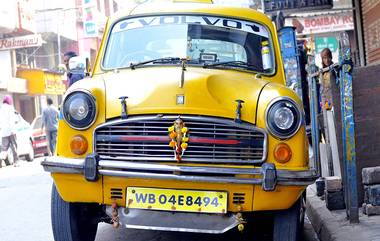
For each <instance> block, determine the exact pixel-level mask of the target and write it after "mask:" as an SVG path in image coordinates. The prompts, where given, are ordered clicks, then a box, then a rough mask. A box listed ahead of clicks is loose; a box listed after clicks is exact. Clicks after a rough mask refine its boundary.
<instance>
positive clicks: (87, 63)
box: [86, 58, 91, 76]
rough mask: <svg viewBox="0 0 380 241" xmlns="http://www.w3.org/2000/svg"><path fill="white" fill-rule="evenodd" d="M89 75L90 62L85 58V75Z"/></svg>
mask: <svg viewBox="0 0 380 241" xmlns="http://www.w3.org/2000/svg"><path fill="white" fill-rule="evenodd" d="M90 75H91V63H90V59H89V58H86V76H90Z"/></svg>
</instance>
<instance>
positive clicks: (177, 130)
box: [168, 117, 189, 162]
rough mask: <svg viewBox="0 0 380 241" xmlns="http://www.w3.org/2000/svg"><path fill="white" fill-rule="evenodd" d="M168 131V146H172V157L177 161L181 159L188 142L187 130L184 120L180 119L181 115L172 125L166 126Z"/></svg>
mask: <svg viewBox="0 0 380 241" xmlns="http://www.w3.org/2000/svg"><path fill="white" fill-rule="evenodd" d="M168 131H169V138H170V142H169V146H170V147H171V148H173V151H174V159H175V160H177V162H180V161H181V160H182V156H183V154H184V153H185V151H186V149H187V147H188V144H187V143H188V142H189V135H188V132H189V130H188V129H187V127H186V126H185V122H184V121H183V120H182V119H181V117H178V119H176V120H175V121H174V123H173V125H172V126H170V127H169V128H168Z"/></svg>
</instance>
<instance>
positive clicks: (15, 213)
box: [0, 159, 318, 241]
mask: <svg viewBox="0 0 380 241" xmlns="http://www.w3.org/2000/svg"><path fill="white" fill-rule="evenodd" d="M40 161H41V160H40V159H37V160H35V161H34V162H32V163H27V162H21V166H20V167H17V168H15V167H12V166H11V167H3V168H0V240H1V241H53V234H52V231H51V224H50V192H51V184H52V180H51V178H50V175H49V174H48V173H45V172H44V171H43V169H42V167H41V166H40V164H39V163H40ZM305 223H306V224H305V241H317V240H318V239H316V238H315V233H314V232H313V230H312V228H311V225H310V224H309V223H308V222H307V221H306V222H305ZM253 228H255V227H253ZM257 229H258V230H259V229H260V230H261V229H262V227H257ZM123 240H130V241H147V240H149V241H194V240H199V241H206V240H207V241H214V240H215V241H224V240H226V241H227V240H228V241H229V240H239V241H241V240H250V241H253V240H257V241H267V240H268V238H266V236H265V235H262V236H260V237H258V238H254V239H252V237H251V236H250V235H245V236H242V235H240V234H239V233H237V232H236V231H235V230H234V231H231V232H228V233H226V234H223V235H205V234H189V233H177V232H160V231H145V230H132V229H128V230H127V229H124V228H119V229H117V230H115V229H113V228H112V227H111V225H108V224H99V229H98V233H97V237H96V241H123ZM268 241H269V240H268Z"/></svg>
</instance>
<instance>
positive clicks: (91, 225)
mask: <svg viewBox="0 0 380 241" xmlns="http://www.w3.org/2000/svg"><path fill="white" fill-rule="evenodd" d="M97 208H98V207H97V206H96V204H85V203H69V202H65V201H64V200H63V199H62V198H61V196H60V195H59V193H58V191H57V189H56V187H55V185H54V184H53V188H52V194H51V220H52V228H53V235H54V240H55V241H94V240H95V236H96V231H97V229H98V219H97V218H95V215H94V214H95V213H96V209H97Z"/></svg>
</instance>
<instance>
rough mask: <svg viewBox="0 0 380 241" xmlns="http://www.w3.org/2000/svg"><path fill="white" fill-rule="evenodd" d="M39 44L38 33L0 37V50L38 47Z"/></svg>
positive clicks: (40, 42)
mask: <svg viewBox="0 0 380 241" xmlns="http://www.w3.org/2000/svg"><path fill="white" fill-rule="evenodd" d="M41 45H42V38H41V35H40V34H31V35H24V36H20V37H13V38H3V39H0V50H9V49H20V48H30V47H39V46H41Z"/></svg>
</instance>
